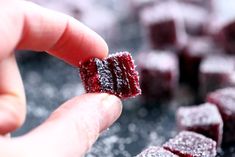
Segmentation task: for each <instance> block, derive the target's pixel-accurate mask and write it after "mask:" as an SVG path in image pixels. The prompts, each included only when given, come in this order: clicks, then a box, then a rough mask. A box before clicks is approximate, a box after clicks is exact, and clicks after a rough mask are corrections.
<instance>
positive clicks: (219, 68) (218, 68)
mask: <svg viewBox="0 0 235 157" xmlns="http://www.w3.org/2000/svg"><path fill="white" fill-rule="evenodd" d="M218 63H219V64H218ZM200 69H201V72H208V73H210V72H211V73H232V72H233V71H234V69H235V60H234V57H231V56H220V55H213V56H208V57H207V58H206V59H205V60H203V62H202V64H201V67H200Z"/></svg>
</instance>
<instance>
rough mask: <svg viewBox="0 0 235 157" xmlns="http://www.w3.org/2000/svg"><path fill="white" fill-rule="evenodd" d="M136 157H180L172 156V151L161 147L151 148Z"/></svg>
mask: <svg viewBox="0 0 235 157" xmlns="http://www.w3.org/2000/svg"><path fill="white" fill-rule="evenodd" d="M136 157H178V156H177V155H174V154H172V153H171V152H170V151H168V150H165V149H163V148H161V147H155V146H151V147H149V148H147V149H145V150H144V151H142V152H141V153H140V154H138V155H137V156H136Z"/></svg>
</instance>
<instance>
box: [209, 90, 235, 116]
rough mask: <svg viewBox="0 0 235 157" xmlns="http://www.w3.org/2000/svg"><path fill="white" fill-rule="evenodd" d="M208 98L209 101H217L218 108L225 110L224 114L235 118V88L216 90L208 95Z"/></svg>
mask: <svg viewBox="0 0 235 157" xmlns="http://www.w3.org/2000/svg"><path fill="white" fill-rule="evenodd" d="M207 98H208V100H209V101H213V100H214V101H216V104H218V105H219V106H218V107H219V108H220V109H222V110H223V114H226V115H227V116H231V115H234V116H235V88H233V87H228V88H224V89H219V90H216V91H215V92H212V93H210V94H208V97H207ZM212 99H213V100H212ZM214 101H213V102H214Z"/></svg>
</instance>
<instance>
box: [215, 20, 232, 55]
mask: <svg viewBox="0 0 235 157" xmlns="http://www.w3.org/2000/svg"><path fill="white" fill-rule="evenodd" d="M219 34H220V38H221V41H222V46H223V47H224V48H225V50H226V52H228V53H231V54H235V21H233V22H231V23H229V24H227V25H225V26H224V27H223V28H222V30H221V31H220V33H219Z"/></svg>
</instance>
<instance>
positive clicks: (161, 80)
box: [138, 51, 179, 101]
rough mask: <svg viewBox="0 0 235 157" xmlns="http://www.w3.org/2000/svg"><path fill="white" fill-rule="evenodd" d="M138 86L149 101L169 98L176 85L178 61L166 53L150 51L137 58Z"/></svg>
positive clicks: (173, 55) (171, 54) (172, 55)
mask: <svg viewBox="0 0 235 157" xmlns="http://www.w3.org/2000/svg"><path fill="white" fill-rule="evenodd" d="M138 61H139V63H138V65H139V70H140V86H141V89H142V95H143V97H144V98H145V99H146V100H147V101H149V100H154V101H161V100H165V99H168V98H171V97H172V96H173V94H174V90H175V89H176V87H177V85H178V73H179V70H178V60H177V57H176V55H175V54H173V53H170V52H167V51H152V52H149V53H142V54H140V56H139V60H138Z"/></svg>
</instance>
